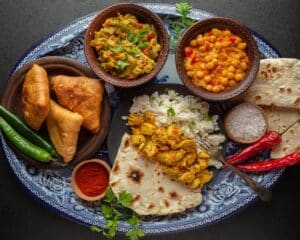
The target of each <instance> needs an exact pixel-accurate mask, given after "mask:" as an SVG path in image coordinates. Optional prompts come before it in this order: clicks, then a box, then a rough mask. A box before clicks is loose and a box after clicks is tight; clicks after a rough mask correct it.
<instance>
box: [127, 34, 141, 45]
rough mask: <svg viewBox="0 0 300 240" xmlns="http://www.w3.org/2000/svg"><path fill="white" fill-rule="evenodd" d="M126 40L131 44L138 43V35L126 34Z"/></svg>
mask: <svg viewBox="0 0 300 240" xmlns="http://www.w3.org/2000/svg"><path fill="white" fill-rule="evenodd" d="M127 39H128V41H130V42H133V43H138V42H139V40H140V39H139V36H138V35H135V34H133V33H128V34H127Z"/></svg>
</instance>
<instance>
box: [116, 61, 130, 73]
mask: <svg viewBox="0 0 300 240" xmlns="http://www.w3.org/2000/svg"><path fill="white" fill-rule="evenodd" d="M128 66H129V63H128V62H125V61H123V60H119V61H118V62H117V69H118V70H119V71H124V70H125V68H126V67H128Z"/></svg>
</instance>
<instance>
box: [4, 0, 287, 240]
mask: <svg viewBox="0 0 300 240" xmlns="http://www.w3.org/2000/svg"><path fill="white" fill-rule="evenodd" d="M144 6H146V7H147V8H149V9H151V10H152V11H154V12H156V13H158V14H159V15H160V16H161V18H162V19H163V21H164V22H165V24H166V26H168V19H169V18H173V17H175V16H177V15H178V14H177V13H176V11H175V7H174V6H173V5H167V4H165V5H161V4H160V5H158V4H144ZM94 16H95V13H94V14H91V15H88V16H85V17H82V18H80V19H77V20H76V21H74V22H73V23H71V24H70V25H68V26H67V27H65V28H62V29H60V30H59V31H57V32H56V33H54V34H51V35H49V36H47V37H45V38H43V39H42V40H41V41H39V42H38V43H36V44H35V45H34V46H33V47H32V48H31V49H30V50H29V51H28V52H27V53H26V54H25V55H24V56H23V57H22V58H21V60H20V61H19V62H18V63H17V64H16V66H15V68H14V70H13V72H15V71H16V70H17V69H18V68H20V67H21V66H23V65H24V64H26V63H28V62H30V61H32V60H35V59H38V58H40V57H43V56H49V55H60V56H67V57H70V58H73V59H76V60H79V61H81V62H83V63H86V59H85V57H84V54H83V33H84V31H85V29H86V28H87V26H88V24H89V22H90V21H91V20H92V19H93V17H94ZM211 16H213V15H212V14H210V13H208V12H204V11H200V10H195V9H194V10H192V11H191V13H190V17H191V18H194V19H197V20H198V19H203V18H207V17H211ZM254 36H255V39H256V41H257V43H258V45H259V50H260V52H261V53H262V55H263V56H265V57H269V58H276V57H279V54H278V53H277V52H276V50H275V49H274V48H273V47H271V46H270V44H269V43H267V42H266V41H265V40H263V39H262V38H261V37H260V36H259V35H257V34H256V33H254ZM154 82H156V83H165V82H177V83H179V82H180V81H179V78H178V76H177V74H176V70H175V67H174V55H173V54H172V53H171V54H170V55H169V59H168V61H167V63H166V65H165V67H164V69H163V70H162V71H161V73H160V74H159V75H158V77H157V78H156V79H155V80H154ZM106 88H107V91H108V93H109V97H110V100H111V102H112V108H113V109H115V108H116V107H117V105H118V99H119V98H118V94H117V92H116V91H114V88H113V87H112V86H106ZM0 137H1V145H2V147H3V149H4V153H5V156H6V158H7V161H8V163H9V166H10V167H11V169H12V171H13V172H14V174H15V175H16V177H17V179H18V180H19V181H20V182H21V184H22V185H23V186H24V188H25V190H26V191H27V192H29V193H30V195H32V196H33V197H34V198H35V199H37V200H38V201H39V202H41V203H42V204H43V205H45V206H46V207H48V208H50V209H53V210H54V211H56V212H57V213H58V214H60V215H61V216H64V217H66V218H68V219H71V220H74V221H76V222H79V223H82V224H85V225H97V226H99V227H101V226H104V224H105V221H104V219H103V217H102V215H101V212H99V210H98V209H97V208H96V206H97V203H87V202H84V201H82V200H80V199H78V198H77V197H76V196H75V194H74V193H73V191H72V187H71V182H70V176H71V170H70V169H67V168H66V169H62V170H49V169H37V168H36V167H34V166H30V165H28V164H26V163H24V162H23V161H22V160H21V159H18V158H17V157H16V155H15V154H14V153H13V151H12V150H11V149H10V148H9V146H8V145H7V143H6V141H5V139H4V138H3V136H2V135H0ZM238 148H239V147H238V146H235V145H233V144H230V145H229V146H228V149H227V154H232V153H233V152H235V151H237V149H238ZM97 156H99V157H101V158H103V159H105V160H106V161H108V162H109V158H108V154H107V146H106V144H104V145H103V146H102V148H101V149H99V151H98V152H97ZM262 157H263V158H265V157H268V153H263V155H262ZM281 174H282V171H274V172H270V173H268V174H265V175H260V176H253V177H254V178H255V179H256V180H257V181H258V182H260V183H261V184H263V185H264V186H266V187H271V186H272V185H274V184H275V182H276V181H277V180H278V179H279V177H280V175H281ZM203 193H204V194H203V196H204V201H203V203H202V204H201V205H200V206H199V207H197V208H196V209H192V210H188V211H186V212H185V213H183V214H178V215H175V216H171V217H170V216H168V217H167V218H166V217H157V218H152V219H147V220H145V221H144V222H143V223H142V229H143V231H144V232H145V233H147V234H157V233H165V232H176V231H181V230H187V229H192V228H196V227H203V226H205V225H208V224H211V223H213V222H216V221H218V220H220V219H222V218H224V217H228V216H229V215H231V214H233V213H236V212H237V211H239V210H241V209H243V208H245V207H247V206H248V205H249V204H250V203H253V202H254V201H255V200H256V195H255V194H254V193H253V192H252V190H251V189H250V188H248V187H247V186H246V185H245V184H244V182H243V181H242V180H241V179H240V178H239V177H238V176H236V175H235V174H233V173H231V172H230V171H228V170H221V171H218V172H216V176H215V177H214V179H213V181H212V182H211V183H209V184H208V185H207V186H206V187H205V188H204V190H203ZM128 229H129V225H128V224H127V223H125V222H121V223H120V226H119V231H120V232H125V231H127V230H128Z"/></svg>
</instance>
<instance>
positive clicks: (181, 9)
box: [170, 0, 196, 50]
mask: <svg viewBox="0 0 300 240" xmlns="http://www.w3.org/2000/svg"><path fill="white" fill-rule="evenodd" d="M175 6H176V12H178V13H179V14H180V15H181V16H180V19H179V20H177V21H170V27H171V30H172V31H173V32H174V36H173V37H172V38H171V41H170V42H171V47H172V48H173V49H174V50H175V49H176V45H177V41H178V39H179V37H180V36H181V35H182V33H183V32H184V30H185V29H186V28H187V27H189V26H191V25H192V24H193V23H195V22H196V21H195V20H193V19H190V18H188V17H187V15H188V14H189V12H190V11H191V9H192V6H191V5H189V4H188V3H187V2H186V0H183V1H182V2H181V3H176V5H175Z"/></svg>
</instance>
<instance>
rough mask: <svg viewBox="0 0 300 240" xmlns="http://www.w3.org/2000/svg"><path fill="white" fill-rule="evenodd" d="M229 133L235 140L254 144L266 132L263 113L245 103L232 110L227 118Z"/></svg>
mask: <svg viewBox="0 0 300 240" xmlns="http://www.w3.org/2000/svg"><path fill="white" fill-rule="evenodd" d="M226 124H227V128H226V129H227V131H229V135H231V136H232V138H233V139H234V140H238V141H240V142H252V141H255V140H256V139H257V138H258V137H260V136H262V135H263V134H264V132H265V130H266V121H265V118H264V116H263V114H262V112H261V111H260V110H259V109H258V108H256V107H255V106H253V105H251V104H248V103H243V104H240V105H239V106H237V107H235V108H234V109H232V111H231V112H230V113H229V114H228V116H227V118H226Z"/></svg>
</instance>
